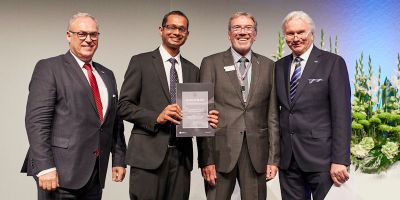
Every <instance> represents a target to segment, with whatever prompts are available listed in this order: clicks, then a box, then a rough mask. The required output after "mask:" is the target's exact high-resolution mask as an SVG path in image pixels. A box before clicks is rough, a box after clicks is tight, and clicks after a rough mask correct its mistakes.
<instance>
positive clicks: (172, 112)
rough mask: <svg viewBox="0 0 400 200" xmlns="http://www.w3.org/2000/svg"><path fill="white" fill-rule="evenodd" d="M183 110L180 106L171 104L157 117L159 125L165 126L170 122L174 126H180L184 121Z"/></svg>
mask: <svg viewBox="0 0 400 200" xmlns="http://www.w3.org/2000/svg"><path fill="white" fill-rule="evenodd" d="M182 116H183V115H182V110H181V108H180V107H179V106H178V104H171V105H168V106H167V107H165V108H164V110H163V111H162V112H161V113H160V115H158V117H157V124H165V123H166V122H167V121H170V122H171V123H173V124H180V122H179V121H181V120H182Z"/></svg>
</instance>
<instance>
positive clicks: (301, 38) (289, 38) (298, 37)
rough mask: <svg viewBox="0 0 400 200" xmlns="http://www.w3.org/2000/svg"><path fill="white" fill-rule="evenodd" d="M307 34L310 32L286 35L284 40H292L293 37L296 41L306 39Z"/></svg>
mask: <svg viewBox="0 0 400 200" xmlns="http://www.w3.org/2000/svg"><path fill="white" fill-rule="evenodd" d="M308 34H310V31H307V32H301V33H286V34H285V38H286V39H287V40H293V39H294V38H295V37H297V39H299V40H303V39H304V38H306V37H307V36H308Z"/></svg>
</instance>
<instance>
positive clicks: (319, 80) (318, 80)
mask: <svg viewBox="0 0 400 200" xmlns="http://www.w3.org/2000/svg"><path fill="white" fill-rule="evenodd" d="M321 81H323V79H321V78H311V79H308V84H312V83H318V82H321Z"/></svg>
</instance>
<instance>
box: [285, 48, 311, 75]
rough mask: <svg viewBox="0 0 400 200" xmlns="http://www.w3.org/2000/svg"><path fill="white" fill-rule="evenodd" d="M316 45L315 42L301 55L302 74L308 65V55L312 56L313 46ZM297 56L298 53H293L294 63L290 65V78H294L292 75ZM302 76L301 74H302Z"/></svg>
mask: <svg viewBox="0 0 400 200" xmlns="http://www.w3.org/2000/svg"><path fill="white" fill-rule="evenodd" d="M313 47H314V44H311V46H310V48H308V49H307V51H306V52H304V53H303V54H301V55H300V56H299V57H300V58H301V59H302V60H301V62H300V67H301V74H303V71H304V68H305V67H306V63H307V60H308V57H310V53H311V50H312V48H313ZM295 58H296V55H294V54H293V60H292V64H291V65H290V78H289V80H290V79H292V75H293V73H294V68H295V67H296V66H295V62H294V59H295ZM300 77H301V76H300Z"/></svg>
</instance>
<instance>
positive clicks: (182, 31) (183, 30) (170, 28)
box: [163, 24, 188, 33]
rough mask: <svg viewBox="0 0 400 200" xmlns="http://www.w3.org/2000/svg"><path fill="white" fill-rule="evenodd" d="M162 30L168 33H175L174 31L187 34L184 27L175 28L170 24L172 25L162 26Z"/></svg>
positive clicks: (175, 26)
mask: <svg viewBox="0 0 400 200" xmlns="http://www.w3.org/2000/svg"><path fill="white" fill-rule="evenodd" d="M163 28H165V29H167V31H168V32H173V31H175V30H178V31H179V33H187V32H188V30H187V28H186V27H183V26H177V25H174V24H172V25H169V24H168V25H165V26H163Z"/></svg>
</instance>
